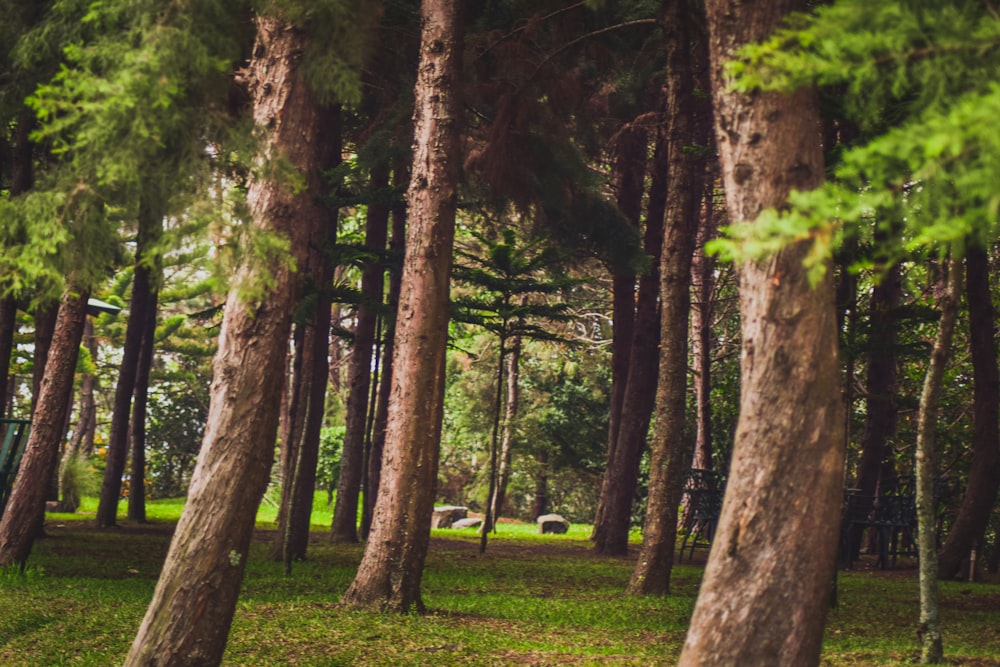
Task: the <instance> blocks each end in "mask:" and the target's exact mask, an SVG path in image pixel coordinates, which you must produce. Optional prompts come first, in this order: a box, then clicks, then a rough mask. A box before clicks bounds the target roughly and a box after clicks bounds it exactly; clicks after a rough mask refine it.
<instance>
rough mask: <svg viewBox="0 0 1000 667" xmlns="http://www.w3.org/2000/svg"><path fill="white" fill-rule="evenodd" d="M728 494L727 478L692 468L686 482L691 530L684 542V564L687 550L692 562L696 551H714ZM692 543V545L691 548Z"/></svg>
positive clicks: (682, 546)
mask: <svg viewBox="0 0 1000 667" xmlns="http://www.w3.org/2000/svg"><path fill="white" fill-rule="evenodd" d="M725 492H726V477H725V475H723V474H721V473H718V472H715V471H714V470H703V469H700V468H692V469H691V470H689V471H688V474H687V478H686V479H685V480H684V490H683V495H684V500H685V504H686V505H687V508H688V529H687V531H686V532H685V534H684V539H683V540H682V541H681V550H680V555H679V559H678V560H679V562H683V561H684V549H686V548H687V549H688V560H689V561H690V560H691V559H692V558H693V557H694V550H695V549H710V548H711V546H712V538H713V537H714V536H715V528H716V526H717V525H718V523H719V514H721V513H722V497H723V496H724V495H725ZM688 540H690V542H691V545H690V547H688Z"/></svg>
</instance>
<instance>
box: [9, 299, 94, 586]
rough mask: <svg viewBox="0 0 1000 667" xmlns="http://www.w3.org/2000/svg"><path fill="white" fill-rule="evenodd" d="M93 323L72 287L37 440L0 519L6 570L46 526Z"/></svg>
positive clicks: (59, 325)
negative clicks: (83, 345) (87, 324)
mask: <svg viewBox="0 0 1000 667" xmlns="http://www.w3.org/2000/svg"><path fill="white" fill-rule="evenodd" d="M86 317H87V293H86V291H85V290H81V289H79V288H74V287H72V286H71V287H68V288H67V290H66V291H65V292H64V293H63V296H62V299H61V303H60V305H59V310H58V315H57V319H56V324H55V333H54V335H53V337H52V344H51V346H50V347H49V350H48V355H47V359H46V363H45V373H44V374H43V376H42V382H41V387H40V389H39V393H38V401H37V405H36V407H35V411H34V413H33V414H32V417H31V435H29V436H28V442H27V444H26V446H25V449H24V456H23V457H22V459H21V467H20V469H19V470H18V473H17V477H16V478H15V480H14V488H13V489H11V493H10V498H9V499H8V501H7V507H6V509H5V510H4V514H3V518H2V519H0V567H7V566H10V565H14V564H18V565H20V566H21V567H22V568H23V567H24V564H25V562H26V561H27V560H28V555H29V554H30V553H31V547H32V545H33V544H34V541H35V537H36V536H37V535H38V533H39V531H40V529H41V527H42V522H43V521H44V520H45V494H46V491H47V490H48V486H49V480H51V479H52V475H53V473H54V472H55V470H56V466H57V464H58V462H59V446H60V445H61V444H62V440H63V437H64V436H65V435H66V432H65V426H66V416H67V413H68V412H69V405H70V397H71V396H72V395H73V374H74V372H75V371H76V360H77V357H78V356H79V353H80V341H81V339H82V338H83V324H84V321H85V320H86Z"/></svg>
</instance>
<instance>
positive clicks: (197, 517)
mask: <svg viewBox="0 0 1000 667" xmlns="http://www.w3.org/2000/svg"><path fill="white" fill-rule="evenodd" d="M304 41H305V39H304V37H303V34H302V33H301V32H300V31H299V30H298V29H296V28H295V27H293V26H290V25H288V24H285V23H282V22H280V21H278V20H276V19H273V18H269V17H259V18H258V19H257V42H256V44H255V46H254V51H253V53H254V56H253V58H252V59H251V61H250V64H249V66H248V71H247V79H248V83H249V85H250V89H251V92H252V96H253V117H254V122H255V124H256V125H257V127H258V128H260V130H261V132H262V135H263V136H262V151H263V155H262V156H261V157H260V158H259V159H258V168H257V169H255V170H254V173H255V174H262V173H266V172H267V169H266V168H265V167H266V162H267V161H269V160H274V159H278V158H279V156H280V157H281V159H283V160H285V161H287V164H289V165H290V166H292V167H294V168H295V169H296V170H297V171H298V172H299V173H301V174H302V175H303V176H304V177H305V179H306V183H307V188H306V190H305V191H304V192H301V193H299V194H296V193H295V192H293V189H292V187H291V186H290V184H288V183H284V182H280V181H275V180H267V179H265V178H260V177H254V178H252V179H251V181H250V184H249V188H248V192H247V203H248V209H249V213H250V216H251V219H252V221H253V224H254V225H255V226H256V227H258V228H259V229H260V230H262V231H266V232H269V233H273V234H278V235H280V236H283V237H286V238H288V239H289V241H290V247H289V250H288V253H287V254H286V253H280V254H278V255H276V256H272V257H271V258H270V259H269V260H268V261H267V262H266V264H265V265H262V263H261V262H260V261H256V262H255V261H253V259H251V258H247V261H246V263H244V264H243V265H241V267H240V268H239V270H238V271H237V275H236V280H235V283H234V284H235V285H237V286H246V285H252V286H254V287H255V288H256V289H254V290H253V291H251V292H246V291H238V290H237V289H234V290H232V291H231V292H230V294H229V297H228V299H227V301H226V307H225V316H224V318H223V323H222V331H221V333H220V336H219V349H218V352H217V353H216V357H215V360H214V373H213V380H212V389H211V393H212V400H211V405H210V407H209V415H208V421H207V427H206V430H205V436H204V440H203V442H202V448H201V452H200V454H199V457H198V463H197V465H196V467H195V471H194V473H193V475H192V480H191V485H190V488H189V490H188V498H187V503H186V505H185V508H184V513H183V514H182V515H181V518H180V521H179V522H178V525H177V529H176V531H175V533H174V538H173V540H172V541H171V545H170V550H169V552H168V553H167V557H166V561H165V562H164V565H163V571H162V573H161V575H160V579H159V581H158V583H157V586H156V591H155V592H154V594H153V600H152V602H151V603H150V606H149V609H148V610H147V612H146V616H145V618H144V619H143V622H142V625H141V627H140V628H139V632H138V634H137V635H136V638H135V641H134V642H133V644H132V649H131V651H130V653H129V655H128V657H127V659H126V662H125V664H126V665H128V666H129V667H138V666H140V665H141V666H142V667H150V666H152V665H157V666H162V665H178V666H179V665H184V666H191V665H218V664H219V663H220V662H221V660H222V654H223V651H224V649H225V645H226V638H227V635H228V633H229V627H230V625H231V623H232V619H233V614H234V611H235V608H236V600H237V597H238V594H239V589H240V585H241V583H242V580H243V573H244V569H245V566H246V560H247V552H248V549H249V546H250V537H251V535H252V533H253V527H254V517H255V514H256V511H257V507H258V505H259V504H260V500H261V497H262V496H263V494H264V490H265V489H266V487H267V483H268V476H269V471H270V468H271V463H272V460H273V458H274V444H275V436H276V433H277V427H278V411H279V405H280V398H281V385H282V378H283V375H284V373H283V369H284V364H285V359H286V349H287V342H288V336H289V332H290V328H291V316H292V310H293V308H294V307H295V305H296V304H297V303H298V299H299V297H300V294H301V281H302V278H301V276H300V275H299V274H297V273H296V272H295V271H294V270H293V263H292V262H291V261H289V257H291V258H293V259H294V260H295V262H297V263H298V264H299V265H300V266H301V265H304V264H305V263H306V261H307V260H306V258H307V239H308V230H309V229H311V228H312V227H314V226H315V225H318V224H322V222H323V220H324V216H325V212H324V211H322V209H320V208H319V206H318V204H317V198H318V196H319V194H320V188H319V182H318V178H317V173H316V172H317V167H318V165H319V161H320V154H321V152H322V146H321V145H320V142H318V141H316V137H317V136H318V135H319V132H320V124H321V120H322V116H321V114H320V111H319V106H318V105H317V103H316V101H315V99H314V97H313V96H312V94H311V92H310V91H309V88H308V86H307V85H306V83H305V82H304V80H303V79H302V77H301V76H300V75H299V73H298V71H297V64H298V62H299V57H300V55H301V53H302V50H303V48H304ZM262 274H264V275H267V276H268V277H269V280H268V281H267V283H266V284H267V287H266V288H262V287H261V285H262V280H261V277H262Z"/></svg>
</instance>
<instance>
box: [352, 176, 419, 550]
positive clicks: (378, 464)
mask: <svg viewBox="0 0 1000 667" xmlns="http://www.w3.org/2000/svg"><path fill="white" fill-rule="evenodd" d="M407 173H408V172H407V170H405V169H399V168H397V169H396V170H395V173H394V174H393V180H394V181H395V182H396V183H397V184H398V185H401V184H402V183H403V182H404V179H405V177H406V175H407ZM405 247H406V204H405V202H399V203H397V204H396V205H394V206H393V207H392V240H391V241H390V243H389V250H390V253H391V254H392V255H393V256H394V257H398V258H400V259H402V257H403V251H404V249H405ZM391 266H392V268H390V272H389V298H388V304H389V308H390V309H395V308H396V307H397V306H398V304H399V293H400V280H401V278H402V271H401V270H400V269H401V267H398V266H396V265H395V264H393V265H391ZM383 321H384V323H385V324H384V327H385V331H384V333H383V338H384V339H385V341H384V343H383V347H382V374H381V378H380V379H379V387H378V403H377V405H376V406H375V421H374V423H373V424H372V444H371V449H370V451H369V452H368V470H367V471H366V472H365V474H366V475H367V480H366V482H365V488H366V489H367V490H366V492H365V494H366V495H365V498H364V502H365V511H364V512H362V517H363V518H364V517H367V521H362V524H361V535H362V537H363V538H364V539H366V540H367V539H368V535H369V533H370V532H371V527H372V524H371V522H372V517H373V516H374V514H375V499H376V498H377V497H378V489H379V484H380V483H381V479H382V453H383V451H384V450H385V436H386V426H387V424H388V420H389V398H390V395H391V393H392V376H393V373H394V372H395V371H394V366H395V356H396V355H395V345H394V338H395V331H396V313H395V311H393V312H392V313H387V315H386V317H385V318H384V319H383Z"/></svg>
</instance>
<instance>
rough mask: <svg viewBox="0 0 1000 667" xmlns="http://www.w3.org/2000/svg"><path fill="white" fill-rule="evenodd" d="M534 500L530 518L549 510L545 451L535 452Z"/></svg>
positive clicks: (547, 456)
mask: <svg viewBox="0 0 1000 667" xmlns="http://www.w3.org/2000/svg"><path fill="white" fill-rule="evenodd" d="M535 463H536V469H535V500H534V503H532V507H531V518H532V519H537V518H538V517H540V516H542V515H543V514H548V511H549V455H548V453H547V452H538V453H537V454H535Z"/></svg>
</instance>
